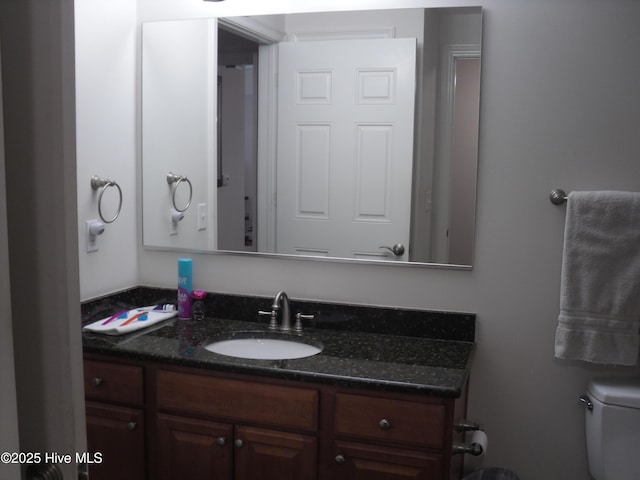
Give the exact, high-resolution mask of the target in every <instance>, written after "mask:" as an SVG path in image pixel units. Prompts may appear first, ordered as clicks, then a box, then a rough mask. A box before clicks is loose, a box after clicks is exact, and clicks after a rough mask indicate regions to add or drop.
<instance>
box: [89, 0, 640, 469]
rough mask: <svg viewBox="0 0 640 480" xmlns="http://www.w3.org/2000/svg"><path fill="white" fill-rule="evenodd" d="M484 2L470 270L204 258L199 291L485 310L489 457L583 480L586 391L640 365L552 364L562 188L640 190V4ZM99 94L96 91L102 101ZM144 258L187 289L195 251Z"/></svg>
mask: <svg viewBox="0 0 640 480" xmlns="http://www.w3.org/2000/svg"><path fill="white" fill-rule="evenodd" d="M86 1H88V0H86ZM104 3H105V4H108V2H104ZM257 3H258V6H257V7H255V8H258V9H260V13H275V12H283V11H286V10H296V9H300V10H301V9H305V10H308V11H309V10H314V9H323V10H331V9H345V8H348V7H345V2H340V1H339V0H334V1H333V2H326V1H323V2H320V1H316V0H314V1H311V0H309V1H306V2H304V6H302V7H300V5H299V3H300V2H296V1H294V0H273V1H271V2H257ZM471 3H472V2H446V3H445V2H441V1H433V2H428V4H429V5H431V6H446V5H452V4H455V5H470V4H471ZM365 4H368V5H374V6H376V7H381V6H384V5H385V2H384V0H369V1H366V2H365V1H361V2H357V3H350V4H349V5H351V6H352V7H353V8H357V7H360V6H364V5H365ZM422 5H424V3H423V2H421V1H419V0H396V1H395V2H393V6H394V7H418V6H422ZM482 5H483V7H484V12H485V18H484V21H485V23H484V38H483V49H484V54H483V65H482V93H481V97H482V98H481V131H480V157H479V185H478V210H477V213H478V218H477V221H478V223H477V233H476V238H477V242H476V250H475V260H474V269H473V270H472V271H455V270H441V269H425V268H408V269H405V268H399V267H396V266H388V267H382V266H372V265H361V264H343V263H323V262H318V261H312V262H307V261H302V260H287V259H281V260H275V259H270V258H264V257H256V256H254V257H241V256H235V255H197V254H194V255H192V257H193V258H194V285H196V286H197V287H198V288H203V289H206V290H211V291H218V292H233V293H246V294H258V295H272V294H274V293H275V292H276V291H277V290H279V289H284V290H286V291H287V292H288V293H289V294H290V295H291V296H292V297H293V298H315V299H319V300H330V301H342V302H354V303H363V304H384V305H395V306H404V307H416V308H427V309H436V310H440V309H442V310H455V311H469V312H476V313H477V314H478V335H477V341H478V348H477V353H476V355H475V360H474V367H473V371H472V378H471V392H470V393H471V396H470V412H469V413H470V417H472V418H474V419H477V420H480V421H482V422H483V423H484V424H485V425H486V431H487V433H488V435H489V437H490V447H489V452H488V458H487V463H488V464H493V465H505V466H509V467H511V468H513V469H514V470H515V471H517V472H518V473H519V475H520V476H521V478H522V479H523V480H529V479H530V480H537V479H541V478H544V479H545V480H566V479H572V480H574V479H575V480H583V479H586V478H588V474H587V469H586V456H585V455H586V453H585V447H584V428H583V410H582V408H581V407H580V406H579V404H578V402H577V396H578V395H580V394H581V393H583V392H584V389H585V386H586V383H587V380H588V379H589V378H590V377H592V376H594V375H596V374H603V373H604V374H615V375H617V374H631V373H632V374H636V375H637V374H638V373H639V370H638V369H637V368H634V369H624V368H618V369H604V368H596V367H589V366H585V365H583V364H579V363H569V362H560V361H556V360H555V359H554V358H553V343H554V333H555V326H556V318H557V314H558V299H559V284H560V260H561V254H562V239H563V226H564V207H556V206H553V205H551V203H550V202H549V200H548V195H549V192H550V191H551V190H552V189H553V188H555V187H562V188H564V189H566V190H567V191H571V190H580V189H584V190H588V189H618V190H634V191H638V190H640V161H639V160H638V158H640V136H639V135H638V131H640V95H638V90H637V89H638V85H640V56H638V55H637V45H640V29H638V28H637V24H638V22H639V21H640V3H638V2H631V1H626V0H610V1H608V2H601V1H598V0H557V1H555V2H548V1H544V0H535V1H534V0H531V1H527V2H513V1H511V0H485V1H484V2H482ZM252 8H253V6H252V5H251V3H250V2H244V3H242V4H240V3H236V2H223V3H207V2H202V1H201V0H181V1H179V2H178V1H175V0H139V18H140V19H145V20H150V19H168V18H177V17H184V18H187V17H198V16H215V15H233V14H243V13H248V12H249V10H250V9H252ZM99 94H100V92H99V91H97V92H94V93H91V92H87V96H88V98H89V99H91V98H93V97H95V96H97V95H99ZM79 103H80V101H79ZM127 108H128V106H127ZM129 135H130V133H126V134H125V137H126V139H128V138H129ZM126 139H125V140H126ZM121 168H123V170H124V169H128V168H130V167H129V166H122V167H121ZM79 169H80V167H79ZM87 182H88V180H87ZM80 187H82V185H80ZM79 203H80V202H79ZM81 220H82V219H81ZM133 241H134V240H132V239H130V238H128V237H127V238H126V241H125V242H124V243H123V244H122V245H124V247H121V248H120V250H124V253H125V254H126V255H135V254H136V252H135V249H134V248H133V247H132V246H131V245H132V243H133ZM130 248H131V249H133V250H134V251H129V249H130ZM137 254H138V255H139V257H140V268H139V272H138V274H139V276H138V281H139V282H140V283H141V284H146V285H158V286H168V287H173V286H174V285H175V277H176V273H177V272H176V259H177V258H178V257H179V256H182V255H181V254H177V253H164V252H158V251H148V250H145V249H142V248H139V250H138V252H137ZM111 263H115V262H114V261H113V260H112V261H111ZM104 264H105V265H107V264H108V262H107V261H106V260H105V262H104ZM105 268H107V267H106V266H105ZM107 270H109V271H110V270H113V268H110V269H107ZM96 275H97V273H96V271H94V270H91V269H90V268H86V267H85V268H84V269H83V270H82V278H83V283H84V282H85V281H86V282H87V283H89V284H92V285H93V290H94V291H95V292H99V291H100V290H104V292H105V293H106V292H107V291H109V290H112V289H113V288H114V287H115V286H117V284H118V280H119V281H120V285H121V286H122V287H124V286H127V285H128V284H129V283H130V278H129V275H122V278H120V279H115V280H116V281H114V282H107V281H105V282H104V285H103V286H102V288H101V285H100V283H101V280H100V279H99V278H96Z"/></svg>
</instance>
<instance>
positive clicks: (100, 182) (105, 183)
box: [91, 175, 122, 223]
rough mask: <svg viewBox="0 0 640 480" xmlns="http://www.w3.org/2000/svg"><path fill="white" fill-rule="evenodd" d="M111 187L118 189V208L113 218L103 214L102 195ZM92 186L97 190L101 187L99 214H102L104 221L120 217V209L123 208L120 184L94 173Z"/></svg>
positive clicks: (101, 217) (108, 221) (110, 221)
mask: <svg viewBox="0 0 640 480" xmlns="http://www.w3.org/2000/svg"><path fill="white" fill-rule="evenodd" d="M109 187H116V188H117V189H118V208H117V210H116V213H115V214H114V215H113V217H112V218H110V219H106V218H104V215H103V214H102V196H103V195H104V192H105V190H106V189H107V188H109ZM91 188H93V189H94V190H97V189H99V188H100V189H101V190H100V195H99V196H98V215H100V219H101V220H102V221H103V222H104V223H113V222H115V221H116V218H118V215H120V210H121V209H122V189H121V188H120V185H118V184H117V183H116V182H115V181H113V180H107V179H106V178H100V177H98V176H97V175H94V176H93V177H91Z"/></svg>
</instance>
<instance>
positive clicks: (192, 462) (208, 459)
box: [92, 414, 233, 480]
mask: <svg viewBox="0 0 640 480" xmlns="http://www.w3.org/2000/svg"><path fill="white" fill-rule="evenodd" d="M232 441H233V426H232V425H229V424H224V423H216V422H210V421H206V420H194V419H191V418H184V417H174V416H171V415H164V414H158V462H159V463H158V465H159V468H158V471H159V478H160V479H161V480H177V479H181V478H185V479H186V478H188V479H190V480H200V479H202V480H231V479H232V478H233V460H232V456H233V450H232V448H231V445H232ZM114 478H115V477H114ZM92 480H93V479H92Z"/></svg>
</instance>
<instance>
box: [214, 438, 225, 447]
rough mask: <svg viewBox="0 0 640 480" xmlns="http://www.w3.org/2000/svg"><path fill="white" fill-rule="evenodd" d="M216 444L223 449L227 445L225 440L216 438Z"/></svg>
mask: <svg viewBox="0 0 640 480" xmlns="http://www.w3.org/2000/svg"><path fill="white" fill-rule="evenodd" d="M216 444H217V445H220V446H221V447H224V446H225V445H226V444H227V439H226V438H225V437H218V438H216Z"/></svg>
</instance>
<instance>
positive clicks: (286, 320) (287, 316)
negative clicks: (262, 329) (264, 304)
mask: <svg viewBox="0 0 640 480" xmlns="http://www.w3.org/2000/svg"><path fill="white" fill-rule="evenodd" d="M281 309H282V320H281V322H280V330H282V331H283V332H289V331H290V330H291V310H290V309H289V297H288V296H287V294H286V293H285V292H283V291H279V292H278V293H276V296H275V297H274V298H273V303H272V304H271V311H270V312H264V311H259V312H258V313H259V314H260V315H268V316H270V317H271V321H270V322H269V328H270V329H271V330H276V329H277V328H278V322H277V318H278V312H279V311H280V310H281Z"/></svg>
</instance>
